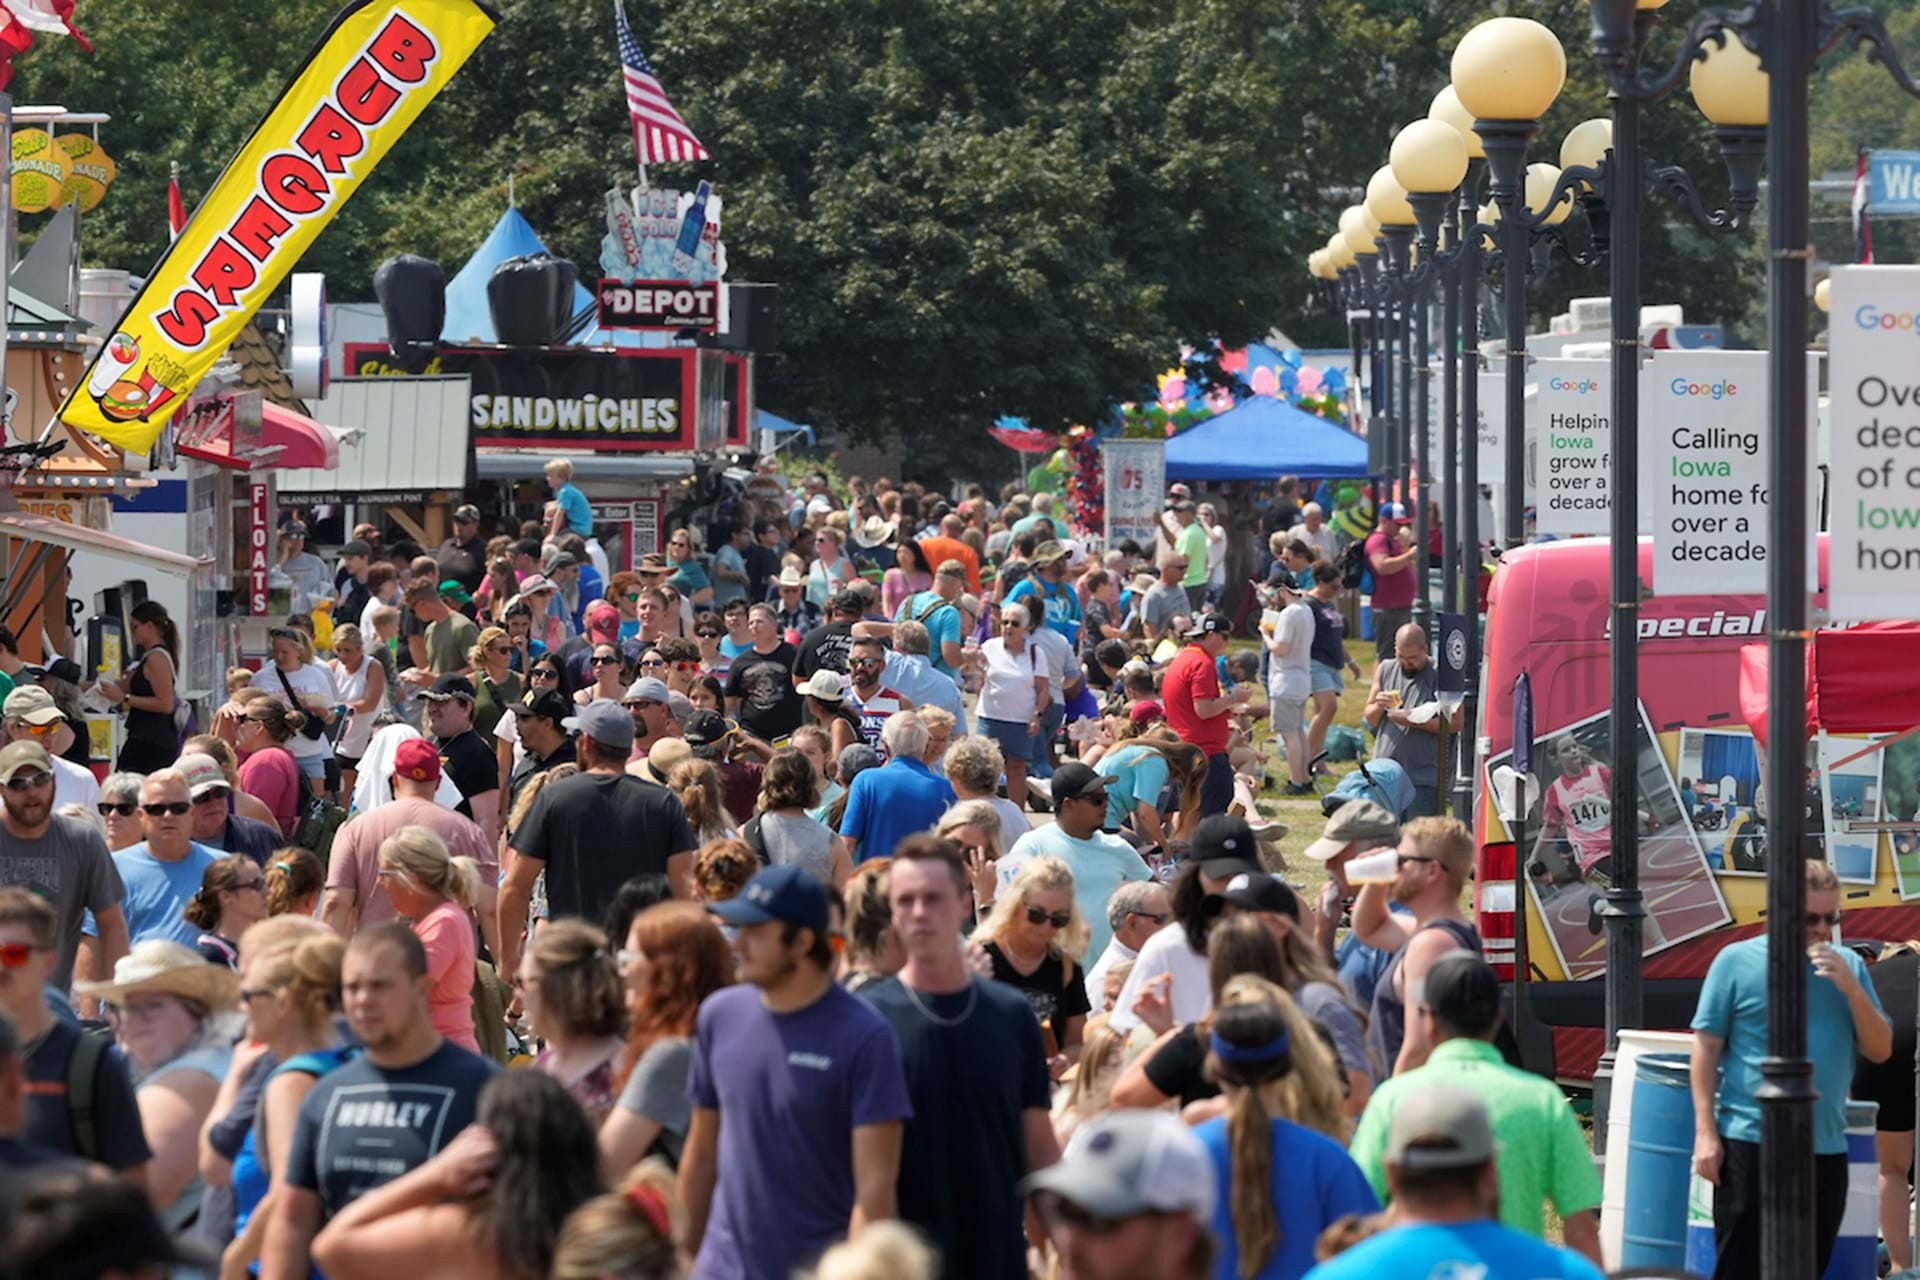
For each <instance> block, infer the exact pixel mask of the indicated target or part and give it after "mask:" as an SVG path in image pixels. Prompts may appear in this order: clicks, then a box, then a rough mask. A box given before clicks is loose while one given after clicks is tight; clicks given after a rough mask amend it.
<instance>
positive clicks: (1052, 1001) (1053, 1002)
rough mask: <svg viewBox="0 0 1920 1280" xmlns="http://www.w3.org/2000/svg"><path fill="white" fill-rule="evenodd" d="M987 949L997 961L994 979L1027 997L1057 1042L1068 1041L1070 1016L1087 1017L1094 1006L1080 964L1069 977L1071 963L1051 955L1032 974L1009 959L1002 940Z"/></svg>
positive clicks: (991, 944)
mask: <svg viewBox="0 0 1920 1280" xmlns="http://www.w3.org/2000/svg"><path fill="white" fill-rule="evenodd" d="M986 952H987V955H988V956H989V957H991V958H992V960H993V980H994V981H995V982H1004V983H1006V984H1007V985H1008V986H1010V987H1012V988H1013V989H1014V990H1016V991H1018V992H1019V993H1020V994H1021V995H1023V996H1025V997H1026V998H1027V1004H1028V1006H1029V1007H1030V1008H1032V1010H1033V1016H1034V1017H1036V1018H1038V1019H1039V1020H1040V1021H1041V1022H1043V1023H1046V1024H1047V1025H1049V1026H1051V1027H1052V1028H1053V1039H1054V1043H1055V1044H1061V1043H1064V1041H1065V1039H1066V1034H1067V1021H1068V1019H1070V1018H1078V1017H1084V1016H1085V1015H1086V1014H1087V1012H1088V1011H1089V1010H1091V1009H1092V1007H1093V1006H1091V1005H1090V1004H1088V1003H1087V984H1086V975H1085V974H1083V973H1080V972H1079V971H1078V966H1075V972H1074V973H1073V975H1072V976H1071V977H1069V976H1068V974H1067V962H1066V961H1065V960H1064V959H1062V958H1061V957H1059V956H1056V955H1049V956H1047V958H1046V959H1045V960H1042V961H1041V962H1040V967H1039V968H1038V969H1035V970H1034V971H1033V972H1032V973H1021V972H1020V971H1019V970H1018V969H1016V968H1014V967H1013V966H1012V965H1011V964H1009V963H1008V962H1007V957H1006V953H1005V952H1003V951H1001V950H1000V944H999V943H997V942H989V943H988V944H987V946H986Z"/></svg>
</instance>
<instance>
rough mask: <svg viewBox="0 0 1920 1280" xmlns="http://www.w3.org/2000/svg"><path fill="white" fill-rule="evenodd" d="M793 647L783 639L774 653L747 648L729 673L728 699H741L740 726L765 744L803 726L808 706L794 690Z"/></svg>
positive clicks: (736, 659) (794, 655)
mask: <svg viewBox="0 0 1920 1280" xmlns="http://www.w3.org/2000/svg"><path fill="white" fill-rule="evenodd" d="M797 656H798V654H797V653H796V652H795V650H794V647H793V646H792V645H790V644H788V643H787V642H786V641H784V640H782V641H781V642H780V646H779V648H777V649H775V650H774V651H773V652H772V653H761V652H760V651H759V650H757V649H748V650H747V651H746V652H745V653H742V654H740V655H739V656H738V657H736V658H735V659H734V660H733V666H732V667H731V668H730V669H729V670H728V672H727V690H726V692H727V697H729V698H738V699H739V700H740V723H741V724H742V725H744V726H745V727H746V730H747V732H748V733H751V734H752V735H753V736H754V737H756V738H759V739H760V740H761V741H763V742H772V741H773V740H774V739H776V738H784V737H786V736H787V735H788V734H790V733H792V732H793V731H794V730H795V729H798V728H799V727H800V718H801V717H802V716H803V715H805V714H806V706H805V703H803V702H802V701H801V698H800V693H799V691H798V690H797V689H795V688H794V687H793V663H794V659H795V658H796V657H797Z"/></svg>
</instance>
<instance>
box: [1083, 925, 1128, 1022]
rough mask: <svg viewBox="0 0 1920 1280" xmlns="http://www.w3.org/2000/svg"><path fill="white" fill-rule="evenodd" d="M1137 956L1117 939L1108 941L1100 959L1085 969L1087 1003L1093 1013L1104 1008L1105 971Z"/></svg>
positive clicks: (1105, 994)
mask: <svg viewBox="0 0 1920 1280" xmlns="http://www.w3.org/2000/svg"><path fill="white" fill-rule="evenodd" d="M1139 955H1140V953H1139V952H1138V951H1135V950H1134V949H1133V948H1132V947H1130V946H1128V945H1127V944H1126V943H1124V942H1122V941H1120V939H1119V938H1117V937H1116V938H1112V939H1109V940H1108V942H1107V949H1106V950H1105V951H1102V952H1101V953H1100V958H1099V959H1098V960H1095V961H1094V962H1093V964H1092V966H1091V967H1089V968H1088V969H1087V1003H1088V1004H1089V1005H1092V1006H1093V1011H1094V1012H1095V1013H1099V1012H1100V1011H1101V1010H1102V1009H1104V1008H1105V1007H1106V999H1107V970H1109V969H1111V968H1113V966H1115V965H1116V964H1119V963H1120V962H1121V961H1123V960H1133V959H1137V958H1138V957H1139Z"/></svg>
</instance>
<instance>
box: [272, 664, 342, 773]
mask: <svg viewBox="0 0 1920 1280" xmlns="http://www.w3.org/2000/svg"><path fill="white" fill-rule="evenodd" d="M281 676H285V677H286V678H287V684H289V685H292V686H293V691H294V693H295V694H296V695H298V697H296V698H289V697H287V689H286V685H283V684H281V683H280V677H281ZM254 679H255V682H256V684H257V685H258V687H259V688H262V689H265V690H266V691H267V696H268V697H270V698H272V699H273V700H274V701H275V702H278V703H280V704H281V705H282V706H285V707H290V708H292V709H293V710H295V711H300V712H304V713H305V714H307V715H312V714H313V708H311V707H308V706H303V705H301V702H300V701H299V698H304V697H305V695H307V694H313V695H315V696H316V697H319V698H322V699H324V700H325V703H326V705H327V706H329V707H331V706H334V705H336V704H337V703H338V702H339V701H340V691H339V690H338V689H337V688H335V687H334V683H333V673H332V672H331V671H328V670H327V669H326V668H325V667H323V666H321V665H319V664H318V663H314V662H309V663H308V664H307V665H306V666H304V667H301V668H300V669H299V670H298V671H281V670H280V669H279V668H277V667H275V666H274V665H273V664H272V663H268V664H267V665H266V667H264V668H262V669H261V671H260V673H259V674H258V675H257V676H255V677H254ZM282 745H283V746H285V747H286V749H287V750H288V751H290V752H292V753H293V758H294V759H295V760H315V759H319V760H325V759H326V758H327V757H328V756H330V755H332V754H333V747H332V745H331V744H329V743H328V742H327V740H326V739H325V738H309V737H308V736H307V735H306V734H304V733H296V734H294V735H293V736H292V737H291V738H288V739H287V740H286V742H285V743H283V744H282Z"/></svg>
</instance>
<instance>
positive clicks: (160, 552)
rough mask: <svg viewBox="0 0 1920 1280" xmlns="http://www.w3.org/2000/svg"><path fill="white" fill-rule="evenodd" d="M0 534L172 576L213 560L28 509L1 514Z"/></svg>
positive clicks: (188, 574) (186, 575) (190, 572)
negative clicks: (105, 558) (38, 513)
mask: <svg viewBox="0 0 1920 1280" xmlns="http://www.w3.org/2000/svg"><path fill="white" fill-rule="evenodd" d="M0 534H4V535H5V536H7V537H9V538H21V539H25V540H27V541H30V542H45V543H50V544H51V545H53V546H56V547H65V548H66V549H67V550H69V551H91V552H93V553H95V554H96V555H101V556H105V557H107V558H108V559H110V560H118V561H121V562H122V563H125V564H133V565H138V566H140V567H141V568H143V569H147V570H149V571H151V572H154V573H164V574H167V575H168V576H170V577H175V578H190V577H192V576H193V572H194V570H196V569H198V568H200V567H201V566H202V565H205V564H211V563H212V562H211V561H206V560H196V559H195V558H193V557H192V556H185V555H181V554H180V553H179V552H177V551H168V550H165V549H164V548H161V547H150V546H148V545H147V544H146V543H144V542H135V541H134V540H133V539H131V538H122V537H120V536H119V535H118V534H112V533H106V532H103V531H101V530H99V529H89V528H87V527H86V526H85V525H78V524H72V523H70V522H68V521H65V520H56V519H54V518H53V517H52V516H43V515H37V514H35V513H33V512H29V511H8V512H4V513H0Z"/></svg>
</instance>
